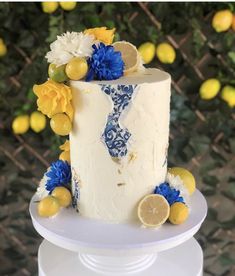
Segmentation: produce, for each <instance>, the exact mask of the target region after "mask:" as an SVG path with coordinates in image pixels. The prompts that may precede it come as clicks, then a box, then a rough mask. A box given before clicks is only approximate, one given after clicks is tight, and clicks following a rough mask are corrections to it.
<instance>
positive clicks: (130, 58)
mask: <svg viewBox="0 0 235 276" xmlns="http://www.w3.org/2000/svg"><path fill="white" fill-rule="evenodd" d="M112 46H113V47H114V49H115V51H119V52H121V55H122V59H123V62H124V64H125V69H124V75H127V74H130V73H132V72H135V71H137V70H138V67H139V64H140V60H141V57H140V54H139V52H138V50H137V48H136V47H135V46H134V45H133V44H131V43H129V42H127V41H118V42H115V43H113V45H112Z"/></svg>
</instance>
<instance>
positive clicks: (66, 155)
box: [59, 140, 70, 163]
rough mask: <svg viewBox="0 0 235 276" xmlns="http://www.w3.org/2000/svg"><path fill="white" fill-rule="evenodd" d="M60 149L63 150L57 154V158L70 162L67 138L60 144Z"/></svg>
mask: <svg viewBox="0 0 235 276" xmlns="http://www.w3.org/2000/svg"><path fill="white" fill-rule="evenodd" d="M60 149H61V150H63V152H61V154H60V156H59V159H60V160H64V161H67V162H68V163H70V143H69V140H66V141H65V143H64V144H63V145H61V146H60Z"/></svg>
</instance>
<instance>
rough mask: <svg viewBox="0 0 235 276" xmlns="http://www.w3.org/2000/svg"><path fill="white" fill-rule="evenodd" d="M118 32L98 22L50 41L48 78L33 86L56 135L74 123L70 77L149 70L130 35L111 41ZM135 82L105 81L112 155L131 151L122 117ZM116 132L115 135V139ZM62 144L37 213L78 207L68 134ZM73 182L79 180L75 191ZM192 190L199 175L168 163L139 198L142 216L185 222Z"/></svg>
mask: <svg viewBox="0 0 235 276" xmlns="http://www.w3.org/2000/svg"><path fill="white" fill-rule="evenodd" d="M114 36H115V29H111V30H109V29H107V28H106V27H100V28H93V29H87V30H85V31H84V32H66V33H64V34H62V35H61V36H58V37H57V40H56V41H54V42H53V43H52V44H51V45H50V51H49V52H48V53H47V54H46V59H47V61H48V63H49V68H48V76H49V78H48V80H47V81H46V82H45V83H43V84H39V85H34V87H33V91H34V93H35V95H36V96H37V97H38V99H37V105H38V110H39V111H41V112H42V113H43V114H44V115H46V116H47V117H48V118H49V119H50V126H51V129H52V130H53V131H54V132H55V133H56V134H57V135H61V136H67V135H69V134H70V132H71V130H72V129H73V120H74V106H73V104H72V100H73V99H72V98H73V96H72V94H73V93H72V90H71V88H70V86H69V83H70V81H82V82H91V81H93V80H95V81H112V80H117V79H119V78H121V77H123V76H127V75H131V74H133V73H135V72H141V71H144V70H145V69H144V66H143V62H142V59H141V56H140V53H139V52H138V51H137V49H136V47H135V46H134V45H133V44H131V43H129V42H126V41H117V42H114V43H113V40H114ZM135 88H136V86H131V85H129V86H128V85H127V86H125V85H118V86H117V89H116V88H115V89H114V88H112V87H111V86H102V91H103V92H105V94H107V95H109V96H110V97H111V99H112V102H113V111H112V113H110V114H109V116H108V122H107V124H106V126H105V129H104V132H103V134H102V139H104V141H105V144H106V146H107V147H108V152H109V154H110V157H111V159H112V160H113V161H115V160H116V159H120V158H122V157H124V156H125V155H126V154H127V151H128V149H127V142H128V140H129V138H130V136H131V134H130V133H129V132H128V131H127V129H124V128H122V127H121V125H120V124H119V118H120V116H121V112H122V111H123V110H124V109H125V108H126V107H127V105H128V103H129V101H130V100H131V97H132V94H133V93H134V91H135ZM110 131H112V134H110ZM114 133H115V134H116V138H117V140H112V139H113V134H114ZM110 137H111V138H112V139H111V140H110ZM60 149H61V150H62V153H61V154H60V156H59V160H57V161H55V162H53V163H52V164H51V166H50V167H49V168H48V170H47V171H46V172H45V174H44V176H43V178H42V180H41V182H40V185H39V187H38V189H37V195H38V197H39V199H40V202H39V204H38V214H39V215H40V216H42V217H52V216H54V215H56V214H57V213H58V212H59V210H60V208H61V207H62V208H66V207H69V206H71V205H72V206H74V207H76V208H77V201H78V200H79V198H80V190H79V189H80V186H79V185H80V184H79V183H80V181H79V177H78V176H77V175H76V172H75V171H73V168H72V167H71V166H70V162H71V161H70V142H69V140H66V142H65V143H64V144H63V145H61V146H60ZM132 160H133V158H132ZM165 163H166V162H164V164H163V167H164V166H165ZM71 182H73V183H74V186H75V188H74V190H73V191H72V186H71ZM119 184H120V183H119ZM119 184H118V185H119ZM119 186H121V184H120V185H119ZM194 191H195V179H194V177H193V175H192V174H191V173H190V172H189V171H187V170H185V169H183V168H178V167H175V168H172V169H169V170H168V172H167V174H166V177H165V182H163V183H156V187H155V188H153V189H152V193H148V194H147V195H146V196H145V197H144V198H142V199H140V201H139V202H136V204H137V205H138V207H137V208H136V213H137V215H138V218H139V220H140V222H141V223H142V224H143V225H144V226H146V227H157V226H160V225H162V224H163V223H165V222H166V221H167V220H169V221H170V222H171V223H172V224H181V223H183V222H184V221H186V219H187V218H188V215H189V207H188V206H189V201H190V200H189V198H190V195H192V194H193V192H194Z"/></svg>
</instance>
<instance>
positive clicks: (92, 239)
mask: <svg viewBox="0 0 235 276" xmlns="http://www.w3.org/2000/svg"><path fill="white" fill-rule="evenodd" d="M35 201H37V197H36V196H34V197H33V198H32V200H31V202H30V214H31V217H32V221H33V225H34V227H35V229H36V230H37V232H38V233H39V234H40V235H41V236H42V237H44V238H45V240H44V241H43V242H42V244H41V246H40V248H39V253H38V265H39V276H45V275H46V276H64V275H66V276H75V275H79V276H93V275H109V276H111V275H130V274H132V275H136V276H137V275H138V276H140V275H148V276H153V275H154V276H156V275H164V276H168V275H169V276H170V275H171V276H172V274H173V275H174V276H178V275H180V276H189V275H190V276H199V275H200V276H201V275H202V265H203V253H202V250H201V247H200V246H199V244H198V243H197V241H196V240H195V239H194V238H193V235H194V234H195V233H196V232H197V231H198V230H199V228H200V226H201V224H202V222H203V221H204V219H205V217H206V213H207V204H206V201H205V198H204V197H203V195H202V194H201V193H200V192H199V191H198V190H197V191H196V192H195V193H194V194H193V196H192V197H191V205H190V207H191V213H190V216H189V218H188V220H187V221H186V222H185V223H184V224H181V225H177V226H175V225H171V224H168V223H165V224H164V225H163V226H161V227H160V228H158V229H146V228H142V227H140V225H139V224H108V223H105V222H103V221H100V220H92V219H86V218H83V217H80V216H78V214H77V213H76V212H75V211H74V209H63V210H61V212H60V213H59V214H58V215H57V216H56V217H54V218H48V219H47V218H41V217H39V216H38V215H37V208H36V207H37V204H36V203H35Z"/></svg>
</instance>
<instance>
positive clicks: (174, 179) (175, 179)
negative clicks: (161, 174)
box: [166, 173, 189, 205]
mask: <svg viewBox="0 0 235 276" xmlns="http://www.w3.org/2000/svg"><path fill="white" fill-rule="evenodd" d="M166 182H167V183H169V185H170V187H172V188H174V189H176V190H178V191H180V196H182V197H183V199H184V202H185V204H186V205H188V204H187V203H188V202H189V192H188V190H187V189H186V188H185V186H184V183H183V182H182V180H181V178H180V177H179V176H178V175H177V176H175V175H173V174H170V173H167V175H166Z"/></svg>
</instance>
